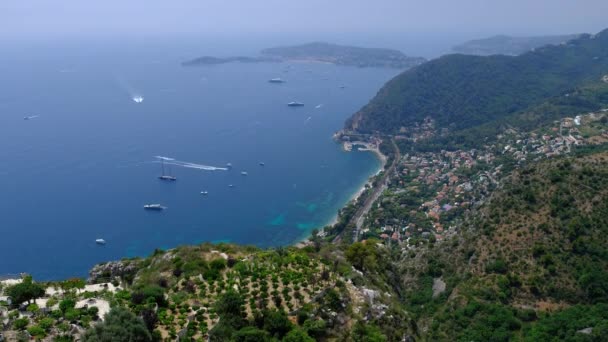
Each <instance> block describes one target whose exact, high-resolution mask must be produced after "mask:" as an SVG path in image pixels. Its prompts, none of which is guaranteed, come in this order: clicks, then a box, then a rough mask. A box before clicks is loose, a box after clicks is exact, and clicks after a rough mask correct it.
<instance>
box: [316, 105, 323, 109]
mask: <svg viewBox="0 0 608 342" xmlns="http://www.w3.org/2000/svg"><path fill="white" fill-rule="evenodd" d="M321 107H323V104H320V105H317V106H315V109H319V108H321Z"/></svg>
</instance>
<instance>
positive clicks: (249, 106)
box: [0, 41, 398, 279]
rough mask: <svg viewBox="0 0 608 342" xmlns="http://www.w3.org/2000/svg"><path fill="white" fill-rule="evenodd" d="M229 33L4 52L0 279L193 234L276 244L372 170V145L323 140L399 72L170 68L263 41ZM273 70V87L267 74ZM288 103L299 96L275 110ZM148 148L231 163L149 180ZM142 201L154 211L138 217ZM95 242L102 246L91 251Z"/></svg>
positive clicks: (86, 263) (324, 218) (340, 201)
mask: <svg viewBox="0 0 608 342" xmlns="http://www.w3.org/2000/svg"><path fill="white" fill-rule="evenodd" d="M232 43H233V44H232V45H231V43H230V42H222V43H221V44H220V43H218V42H211V41H209V42H203V41H201V42H197V44H193V42H192V41H189V42H183V44H182V42H176V41H173V42H171V43H168V42H167V43H165V42H155V43H137V44H135V45H133V44H131V43H130V42H128V41H124V42H120V43H116V42H114V43H112V44H107V43H104V42H86V43H78V44H76V43H65V42H52V43H51V42H49V43H47V44H45V45H44V46H42V45H37V46H34V47H30V46H27V45H25V44H24V45H14V46H10V47H8V48H7V49H5V51H4V52H3V56H2V57H0V74H1V75H2V78H1V79H0V160H1V162H0V189H1V190H2V195H1V196H0V218H1V219H0V273H18V272H28V273H31V274H33V275H34V276H35V277H36V278H38V279H61V278H65V277H69V276H85V275H86V273H87V271H88V270H89V269H90V267H91V266H93V265H94V264H95V263H97V262H101V261H107V260H114V259H119V258H122V257H133V256H144V255H149V254H150V253H151V252H152V251H153V250H154V249H155V248H171V247H174V246H177V245H181V244H193V243H200V242H203V241H231V242H235V243H241V244H255V245H258V246H276V245H285V244H290V243H293V242H295V241H297V240H298V239H300V238H302V237H305V236H306V235H307V234H309V232H310V231H311V230H312V229H313V228H316V227H321V226H323V225H325V224H326V223H328V222H329V221H330V220H331V219H332V218H333V217H334V216H335V214H336V212H337V210H338V209H339V208H341V207H342V206H343V205H344V204H345V203H346V202H347V201H348V199H349V198H350V197H351V196H352V195H353V193H355V192H356V191H357V189H358V188H359V187H360V186H361V185H362V184H363V183H364V182H365V180H366V179H367V178H368V177H369V176H370V175H371V174H373V173H374V172H376V171H377V169H378V166H379V162H378V161H377V160H376V158H375V157H374V156H373V155H372V154H371V153H364V152H352V153H345V152H342V151H341V149H340V146H339V145H337V144H335V143H334V142H333V141H332V140H331V135H332V133H333V132H334V131H336V130H338V129H340V128H341V127H342V125H343V122H344V120H345V119H346V118H347V117H348V116H350V115H351V114H352V113H353V112H355V111H356V110H358V109H359V108H360V107H361V106H363V105H364V104H365V103H367V101H368V100H369V99H370V98H371V97H372V96H373V95H374V94H375V93H376V92H377V90H378V89H379V88H380V87H381V86H382V84H383V83H384V82H386V81H387V80H389V79H390V78H391V77H392V76H394V75H396V74H397V73H398V71H397V70H387V69H357V68H350V67H337V66H332V65H326V64H301V63H291V64H225V65H218V66H212V67H200V68H183V67H181V66H180V64H179V63H180V62H181V61H184V60H186V59H188V58H192V57H197V56H199V55H203V54H209V55H226V54H239V53H242V54H252V53H253V51H255V50H256V49H257V48H263V47H266V45H264V43H259V44H258V46H256V49H254V48H253V46H255V44H254V43H252V42H249V43H248V44H249V45H248V46H247V47H239V44H237V42H232ZM297 43H300V42H297ZM196 46H204V47H205V48H204V49H203V48H196ZM216 51H217V52H216ZM274 77H281V78H283V79H285V80H286V81H287V83H285V84H281V85H277V84H269V83H268V82H267V80H268V79H270V78H274ZM340 86H345V88H344V89H340ZM133 96H142V97H143V98H144V101H143V102H142V103H136V102H134V101H133V100H132V98H133ZM290 101H301V102H304V103H305V104H306V106H305V107H303V108H288V107H287V106H286V103H287V102H290ZM319 104H322V106H321V108H318V109H315V106H317V105H319ZM26 116H37V117H35V118H32V119H31V120H24V119H23V118H24V117H26ZM158 155H161V156H166V157H171V158H175V159H177V160H179V161H183V162H186V163H192V164H196V165H207V166H217V167H224V166H225V165H226V163H232V164H233V166H234V168H233V169H232V170H230V171H221V170H219V171H207V170H201V169H197V168H186V167H181V166H173V167H171V172H172V174H173V175H175V176H177V178H178V180H177V182H175V183H165V182H162V181H160V180H158V179H157V176H159V175H160V165H159V164H158V163H157V159H155V156H158ZM259 162H264V163H265V166H263V167H262V166H260V165H258V164H259ZM241 171H246V172H248V175H247V176H242V175H241V174H240V173H241ZM229 184H233V185H234V188H229V186H228V185H229ZM201 191H208V192H209V194H208V195H207V196H203V195H201V194H200V192H201ZM147 203H161V204H163V205H166V206H167V207H168V210H166V211H165V212H160V213H159V212H146V211H144V210H143V208H142V206H143V205H144V204H147ZM98 238H103V239H105V240H106V241H107V245H105V246H97V245H96V244H95V239H98Z"/></svg>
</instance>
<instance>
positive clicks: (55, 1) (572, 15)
mask: <svg viewBox="0 0 608 342" xmlns="http://www.w3.org/2000/svg"><path fill="white" fill-rule="evenodd" d="M606 13H608V1H607V0H0V37H5V38H7V37H8V38H19V37H28V36H30V37H52V36H59V37H63V36H71V35H121V34H150V35H154V34H175V33H193V34H220V33H226V34H241V35H247V34H252V33H279V32H280V33H301V32H334V33H335V32H341V33H358V32H362V33H369V32H379V33H381V32H415V33H425V32H426V33H435V34H441V33H442V32H446V33H448V32H452V33H453V32H462V33H479V34H480V35H482V34H487V35H489V34H499V33H500V34H503V33H504V34H513V35H531V34H556V33H581V32H590V33H595V32H598V31H600V30H602V29H604V28H606V27H608V21H607V20H606Z"/></svg>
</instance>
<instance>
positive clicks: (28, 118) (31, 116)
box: [23, 115, 38, 120]
mask: <svg viewBox="0 0 608 342" xmlns="http://www.w3.org/2000/svg"><path fill="white" fill-rule="evenodd" d="M37 117H38V115H30V116H25V117H24V118H23V120H32V119H35V118H37Z"/></svg>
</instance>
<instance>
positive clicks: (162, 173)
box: [158, 158, 177, 182]
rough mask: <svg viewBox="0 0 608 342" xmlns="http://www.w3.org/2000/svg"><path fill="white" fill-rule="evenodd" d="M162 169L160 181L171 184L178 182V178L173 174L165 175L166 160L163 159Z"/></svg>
mask: <svg viewBox="0 0 608 342" xmlns="http://www.w3.org/2000/svg"><path fill="white" fill-rule="evenodd" d="M160 169H161V174H160V176H158V179H160V180H164V181H170V182H175V181H176V180H177V177H175V176H172V175H171V174H166V173H165V159H163V158H161V159H160ZM169 171H171V170H169ZM169 173H171V172H169Z"/></svg>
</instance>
